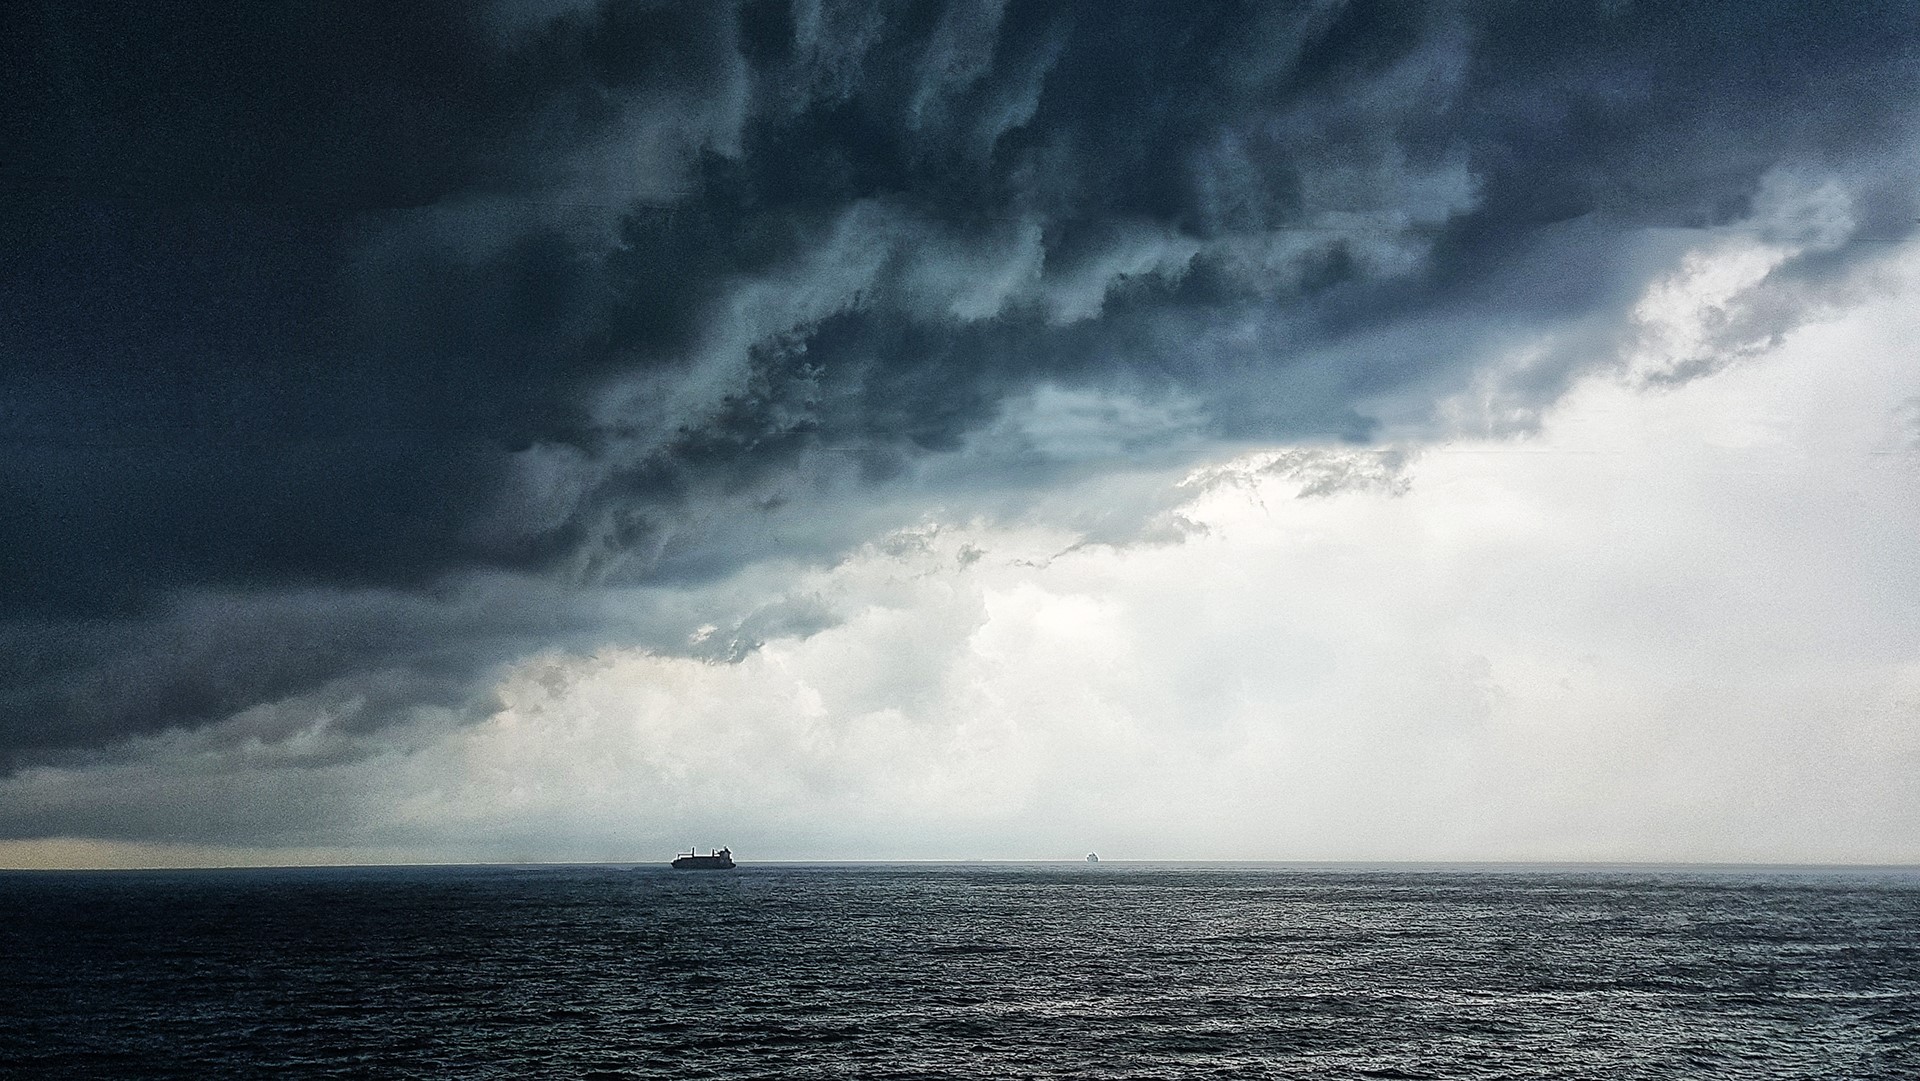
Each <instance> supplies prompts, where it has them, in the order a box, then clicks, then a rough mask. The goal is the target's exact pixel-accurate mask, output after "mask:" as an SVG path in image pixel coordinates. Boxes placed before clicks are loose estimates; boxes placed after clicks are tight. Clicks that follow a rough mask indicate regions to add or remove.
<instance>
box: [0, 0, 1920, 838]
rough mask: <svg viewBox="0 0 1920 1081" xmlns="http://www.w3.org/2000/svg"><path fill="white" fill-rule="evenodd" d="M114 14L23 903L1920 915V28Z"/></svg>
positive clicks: (73, 330)
mask: <svg viewBox="0 0 1920 1081" xmlns="http://www.w3.org/2000/svg"><path fill="white" fill-rule="evenodd" d="M109 7H110V8H111V10H102V11H95V12H82V11H66V10H59V9H56V8H54V7H48V6H44V5H43V6H41V7H39V8H37V9H35V10H34V11H32V12H31V13H26V12H21V13H13V14H10V15H8V16H6V19H7V20H8V22H9V32H8V33H6V34H5V35H0V38H3V39H4V44H0V50H5V55H4V57H0V94H4V95H5V97H6V100H8V101H9V102H10V103H11V104H10V105H9V107H8V109H7V110H5V113H4V115H0V140H3V145H4V146H5V150H6V152H5V154H4V162H0V184H4V186H5V190H4V192H0V194H4V196H5V198H4V199H0V247H4V250H5V251H7V252H8V256H7V258H6V259H4V260H0V866H8V865H12V866H33V865H76V864H77V865H116V864H155V863H184V864H194V863H230V862H309V861H314V862H337V861H355V862H365V861H386V860H468V859H478V860H499V859H507V860H571V859H618V860H626V859H641V860H654V859H663V858H666V857H668V856H670V855H671V854H672V851H673V850H674V849H676V848H684V847H685V846H686V845H689V844H698V845H702V846H706V845H720V844H730V845H732V847H733V848H734V849H735V850H736V852H738V853H740V855H741V856H742V858H746V859H753V858H764V859H783V858H792V859H801V858H830V859H831V858H842V859H843V858H967V857H986V858H996V857H997V858H1075V857H1078V856H1080V855H1083V854H1084V853H1085V852H1087V851H1089V850H1094V851H1098V852H1100V853H1101V854H1102V856H1103V857H1107V858H1129V857H1131V858H1243V859H1314V860H1322V859H1360V860H1386V859H1417V860H1429V859H1468V860H1507V859H1562V860H1684V861H1787V862H1830V861H1837V862H1920V840H1917V839H1920V782H1916V781H1915V780H1914V778H1916V777H1920V546H1916V544H1915V543H1914V538H1916V537H1920V355H1917V354H1920V345H1916V343H1920V314H1916V313H1920V240H1916V239H1915V232H1916V229H1920V184H1916V179H1915V178H1916V176H1920V130H1916V129H1917V128H1920V101H1916V100H1915V99H1916V97H1920V91H1917V90H1915V89H1914V88H1915V87H1920V78H1916V76H1920V18H1916V15H1920V12H1917V11H1916V9H1915V8H1914V7H1913V6H1912V5H1911V4H1902V3H1890V4H1853V5H1846V6H1845V8H1844V10H1842V11H1839V12H1834V11H1828V10H1824V9H1819V8H1816V7H1815V6H1812V5H1804V4H1786V3H1781V4H1767V3H1756V4H1741V5H1726V4H1719V3H1712V4H1706V3H1703V4H1698V5H1687V4H1659V5H1642V4H1636V3H1631V2H1621V0H1612V2H1606V3H1595V4H1578V3H1566V4H1551V5H1541V4H1517V3H1516V4H1479V3H1476V4H1459V5H1454V4H1433V5H1427V6H1424V7H1423V6H1420V5H1414V4H1406V3H1393V4H1367V3H1300V4H1278V3H1243V4H1225V3H1223V4H1181V5H1167V4H1161V3H1145V2H1142V3H1114V2H1110V0H1109V2H1100V3H1085V4H1077V3H1070V2H1047V3H1039V2H1034V3H1029V2H1019V0H1009V2H1006V3H998V2H994V0H954V2H951V3H925V4H878V3H831V2H826V0H790V2H789V0H748V2H744V3H737V4H723V3H711V4H707V3H702V4H691V5H690V4H646V3H604V4H592V3H569V2H565V0H544V2H535V0H527V2H522V3H500V4H495V5H492V6H476V5H466V4H440V3H408V4H392V5H367V4H360V3H347V2H344V0H343V2H340V3H320V4H311V3H309V4H298V5H294V4H275V3H266V4H261V5H253V6H249V7H247V8H246V10H244V11H241V12H237V13H236V12H235V11H233V10H231V8H230V6H226V5H205V6H201V5H194V4H187V3H181V2H160V3H154V4H147V5H139V6H134V7H128V6H124V5H110V6H109ZM122 7H126V10H120V8H122Z"/></svg>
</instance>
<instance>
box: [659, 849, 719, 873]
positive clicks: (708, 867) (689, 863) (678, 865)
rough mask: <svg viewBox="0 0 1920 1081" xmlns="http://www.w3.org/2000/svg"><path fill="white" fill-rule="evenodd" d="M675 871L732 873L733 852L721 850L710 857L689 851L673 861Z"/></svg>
mask: <svg viewBox="0 0 1920 1081" xmlns="http://www.w3.org/2000/svg"><path fill="white" fill-rule="evenodd" d="M673 869H674V870H676V871H731V870H733V852H732V851H731V850H729V849H725V848H720V849H715V850H714V851H713V852H712V853H711V854H709V855H705V856H702V855H700V854H699V853H697V852H694V851H693V850H692V849H688V850H687V851H686V852H683V853H681V854H680V856H679V857H678V858H676V859H675V860H674V861H673Z"/></svg>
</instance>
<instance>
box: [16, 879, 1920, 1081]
mask: <svg viewBox="0 0 1920 1081" xmlns="http://www.w3.org/2000/svg"><path fill="white" fill-rule="evenodd" d="M0 1076H5V1077H8V1078H14V1077H21V1078H40V1077H46V1078H95V1077H97V1078H196V1079H199V1078H216V1077H261V1076H274V1077H356V1078H357V1077H396V1078H410V1077H423V1078H424V1077H433V1078H545V1077H555V1078H973V1077H979V1078H1019V1077H1036V1078H1038V1077H1049V1078H1051V1077H1059V1078H1175V1077H1193V1078H1235V1077H1247V1078H1608V1079H1612V1078H1729V1079H1732V1078H1739V1079H1752V1078H1834V1079H1848V1081H1858V1079H1868V1078H1899V1079H1912V1078H1920V872H1916V871H1912V870H1879V871H1874V870H1832V869H1828V870H1821V869H1739V868H1693V869H1674V868H1620V867H1597V868H1566V867H1504V868H1463V867H1353V866H1301V865H1289V864H1266V865H1263V864H1147V863H1139V864H1129V863H1121V862H1106V863H1100V864H1097V865H1089V864H1044V863H1031V864H994V863H966V864H840V865H833V864H764V865H756V864H752V863H746V864H743V866H741V867H740V868H739V869H737V870H734V871H730V872H676V871H672V870H669V869H667V868H665V867H663V866H644V867H630V866H615V865H591V866H532V867H504V866H485V867H398V868H394V867H382V868H310V869H277V870H218V871H209V870H198V871H138V872H135V871H112V872H106V871H103V872H5V873H0Z"/></svg>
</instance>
